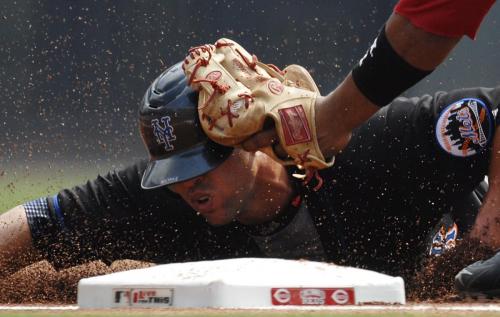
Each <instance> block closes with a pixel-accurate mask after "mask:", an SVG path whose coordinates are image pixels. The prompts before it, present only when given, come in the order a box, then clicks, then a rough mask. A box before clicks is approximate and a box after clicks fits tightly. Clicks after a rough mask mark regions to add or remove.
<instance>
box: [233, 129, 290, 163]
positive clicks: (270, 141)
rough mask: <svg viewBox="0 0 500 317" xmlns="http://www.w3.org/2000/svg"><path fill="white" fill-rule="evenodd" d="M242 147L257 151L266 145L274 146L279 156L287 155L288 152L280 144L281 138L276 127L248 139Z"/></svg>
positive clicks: (249, 150)
mask: <svg viewBox="0 0 500 317" xmlns="http://www.w3.org/2000/svg"><path fill="white" fill-rule="evenodd" d="M241 147H242V148H243V149H244V150H245V151H248V152H255V151H257V150H259V149H262V148H265V147H272V148H273V150H274V153H275V154H276V155H277V156H278V157H282V158H283V157H287V153H286V152H285V150H283V148H282V147H281V145H280V144H279V138H278V135H277V134H276V131H275V130H274V129H268V130H264V131H261V132H259V133H256V134H254V135H252V136H251V137H250V138H248V139H246V140H245V141H244V142H243V143H242V144H241Z"/></svg>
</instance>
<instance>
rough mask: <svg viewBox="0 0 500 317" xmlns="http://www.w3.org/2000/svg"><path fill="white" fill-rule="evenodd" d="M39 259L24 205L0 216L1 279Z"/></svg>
mask: <svg viewBox="0 0 500 317" xmlns="http://www.w3.org/2000/svg"><path fill="white" fill-rule="evenodd" d="M38 259H39V255H38V252H37V251H36V250H35V248H34V247H33V244H32V240H31V232H30V228H29V225H28V221H27V218H26V212H25V210H24V206H23V205H19V206H17V207H14V208H12V209H11V210H9V211H7V212H5V213H3V214H1V215H0V277H2V276H6V275H8V274H10V273H13V272H15V271H17V270H19V269H20V268H22V267H24V266H26V265H28V264H30V263H33V262H35V261H36V260H38Z"/></svg>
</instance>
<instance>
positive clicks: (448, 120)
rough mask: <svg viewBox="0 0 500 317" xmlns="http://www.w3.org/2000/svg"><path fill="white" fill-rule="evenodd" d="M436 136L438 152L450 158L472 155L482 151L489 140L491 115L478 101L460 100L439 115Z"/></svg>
mask: <svg viewBox="0 0 500 317" xmlns="http://www.w3.org/2000/svg"><path fill="white" fill-rule="evenodd" d="M435 132H436V139H437V141H438V143H439V145H440V146H441V148H442V149H443V150H445V151H446V152H448V153H450V154H451V155H453V156H459V157H467V156H471V155H475V154H476V153H478V152H480V151H482V150H483V149H485V148H486V147H487V145H488V144H489V142H490V140H491V136H492V133H493V121H492V114H491V111H490V110H489V109H488V107H487V106H486V105H485V104H484V102H482V101H481V100H479V99H476V98H464V99H461V100H459V101H456V102H454V103H452V104H451V105H449V106H448V107H446V108H445V109H444V110H443V111H442V112H441V114H440V115H439V119H438V121H437V123H436V131H435Z"/></svg>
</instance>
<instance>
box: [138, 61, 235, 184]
mask: <svg viewBox="0 0 500 317" xmlns="http://www.w3.org/2000/svg"><path fill="white" fill-rule="evenodd" d="M181 65H182V63H177V64H175V65H173V66H172V67H170V68H169V69H167V70H166V71H164V72H163V73H162V74H161V75H160V76H159V77H158V78H156V79H155V80H154V82H153V83H152V84H151V86H149V88H148V89H147V91H146V93H145V95H144V98H143V99H142V102H141V105H140V108H139V131H140V134H141V138H142V141H143V143H144V145H145V146H146V149H147V150H148V153H149V158H150V162H149V165H148V167H147V169H146V172H145V173H144V175H143V179H142V184H141V185H142V187H143V188H145V189H149V188H156V187H160V186H164V185H169V184H173V183H175V182H180V181H183V180H187V179H190V178H193V177H196V176H199V175H201V174H204V173H206V172H208V171H210V170H212V169H213V168H215V167H217V166H218V165H219V164H220V163H222V162H223V161H224V160H225V159H226V158H227V157H228V156H229V154H230V153H231V152H232V148H228V147H224V146H220V145H218V144H215V143H213V142H212V141H210V139H208V137H207V136H206V134H205V133H204V132H203V130H202V129H201V126H200V124H199V119H198V111H197V104H198V92H195V91H194V90H192V89H191V88H190V87H189V86H188V85H187V79H186V77H185V75H184V72H183V71H182V68H181Z"/></svg>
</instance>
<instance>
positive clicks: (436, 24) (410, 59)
mask: <svg viewBox="0 0 500 317" xmlns="http://www.w3.org/2000/svg"><path fill="white" fill-rule="evenodd" d="M494 2H495V1H494V0H480V1H477V2H470V1H468V0H441V1H418V0H400V1H399V3H398V5H397V6H396V8H395V11H394V13H393V14H392V15H391V16H390V17H389V19H388V20H387V22H386V24H385V27H384V28H383V31H381V32H380V34H379V36H378V37H377V38H376V39H375V41H374V42H373V44H372V46H371V47H370V48H369V49H368V51H367V53H366V55H365V56H364V57H363V58H362V59H361V60H360V62H359V63H358V65H356V66H355V67H354V69H353V71H352V72H351V73H349V74H348V75H347V77H346V78H345V79H344V81H343V82H342V83H341V84H340V85H339V86H338V87H337V88H336V89H335V90H334V91H332V92H331V93H330V94H328V95H327V96H326V97H324V98H319V99H318V100H317V104H316V130H317V138H318V143H319V146H320V148H321V152H322V153H323V154H324V155H325V156H327V157H328V156H331V155H333V154H335V153H337V152H339V151H341V150H342V149H344V148H345V147H346V145H347V144H348V143H349V140H350V136H351V131H352V130H353V129H354V128H356V127H358V126H359V125H361V124H362V123H363V122H365V121H366V120H367V119H368V118H370V117H371V116H372V115H373V114H374V113H375V112H376V111H377V110H378V109H380V107H383V106H385V105H387V104H389V103H390V102H391V101H392V100H393V99H394V98H395V97H397V96H399V95H400V94H401V93H403V92H404V91H405V90H406V89H408V88H409V87H411V86H413V85H414V84H416V83H417V82H418V81H420V80H421V79H422V78H424V77H425V76H426V75H427V74H429V73H430V72H431V71H432V70H433V69H434V68H436V67H437V66H438V65H439V64H441V63H442V61H443V60H444V59H445V58H446V57H447V56H448V54H449V53H450V51H451V50H452V49H453V48H454V47H455V46H456V44H457V43H458V42H459V41H460V39H461V37H462V36H463V35H468V36H469V37H472V38H473V37H474V36H475V34H476V32H477V30H478V28H479V25H480V23H481V21H482V20H483V18H484V16H485V15H486V13H487V12H488V11H489V9H490V7H491V6H492V5H493V3H494ZM450 8H451V10H450ZM450 12H452V14H450ZM463 20H466V21H467V23H461V24H460V25H459V26H457V24H456V21H463ZM276 139H277V138H276V133H275V131H273V130H266V131H263V132H261V133H258V134H256V135H255V136H253V137H252V138H250V139H248V140H246V141H245V142H244V143H243V144H242V146H243V148H244V149H246V150H249V151H255V150H257V149H259V148H263V147H266V146H270V145H272V144H273V142H274V140H276Z"/></svg>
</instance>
